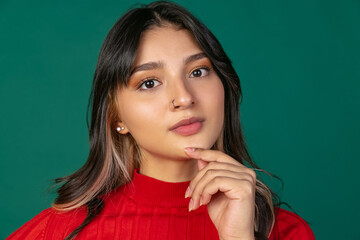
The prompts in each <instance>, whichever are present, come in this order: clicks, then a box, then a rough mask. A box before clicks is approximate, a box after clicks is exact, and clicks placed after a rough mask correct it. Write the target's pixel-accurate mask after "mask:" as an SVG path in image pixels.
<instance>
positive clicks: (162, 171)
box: [139, 156, 198, 182]
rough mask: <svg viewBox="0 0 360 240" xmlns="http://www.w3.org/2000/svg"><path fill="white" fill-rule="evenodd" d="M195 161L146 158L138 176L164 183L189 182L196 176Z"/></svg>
mask: <svg viewBox="0 0 360 240" xmlns="http://www.w3.org/2000/svg"><path fill="white" fill-rule="evenodd" d="M197 172H198V167H197V160H195V159H179V160H176V159H172V160H169V159H161V158H154V157H151V156H146V157H144V158H143V159H142V161H141V165H140V172H139V173H140V174H143V175H146V176H149V177H152V178H155V179H158V180H161V181H164V182H186V181H191V180H192V179H193V178H194V177H195V176H196V174H197Z"/></svg>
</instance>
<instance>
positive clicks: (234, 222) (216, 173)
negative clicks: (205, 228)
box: [185, 148, 256, 240]
mask: <svg viewBox="0 0 360 240" xmlns="http://www.w3.org/2000/svg"><path fill="white" fill-rule="evenodd" d="M185 153H186V154H187V155H188V156H189V157H190V158H193V159H197V160H198V168H199V172H198V174H197V175H196V177H195V178H194V179H193V180H192V181H191V182H190V185H189V189H188V191H187V192H186V196H185V197H191V200H190V204H189V211H191V210H195V209H197V208H198V207H199V206H201V205H205V204H207V210H208V213H209V216H210V218H211V220H212V222H213V223H214V225H215V227H216V229H217V231H218V233H219V237H220V239H224V240H228V239H255V237H254V217H255V186H256V173H255V172H254V170H252V169H249V168H247V167H245V166H244V165H242V164H241V163H239V162H237V161H236V160H235V159H233V158H232V157H230V156H228V155H226V154H225V153H223V152H220V151H215V150H203V149H194V148H186V149H185Z"/></svg>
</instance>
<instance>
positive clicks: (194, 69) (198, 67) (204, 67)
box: [190, 65, 211, 77]
mask: <svg viewBox="0 0 360 240" xmlns="http://www.w3.org/2000/svg"><path fill="white" fill-rule="evenodd" d="M201 69H205V70H206V71H208V74H209V72H210V71H211V67H208V66H206V65H202V66H197V67H196V68H193V69H192V70H191V71H190V76H191V75H192V74H193V72H194V71H196V70H201ZM201 77H203V76H201Z"/></svg>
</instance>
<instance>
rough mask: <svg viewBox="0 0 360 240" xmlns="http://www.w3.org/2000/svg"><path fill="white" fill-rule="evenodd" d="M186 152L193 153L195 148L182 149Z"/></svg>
mask: <svg viewBox="0 0 360 240" xmlns="http://www.w3.org/2000/svg"><path fill="white" fill-rule="evenodd" d="M184 150H185V151H186V152H194V151H195V148H190V147H188V148H185V149H184Z"/></svg>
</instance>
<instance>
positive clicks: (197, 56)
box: [184, 52, 207, 64]
mask: <svg viewBox="0 0 360 240" xmlns="http://www.w3.org/2000/svg"><path fill="white" fill-rule="evenodd" d="M206 57H207V56H206V54H205V53H203V52H201V53H196V54H194V55H191V56H188V57H187V58H185V60H184V63H185V64H188V63H191V62H193V61H196V60H199V59H201V58H206Z"/></svg>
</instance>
